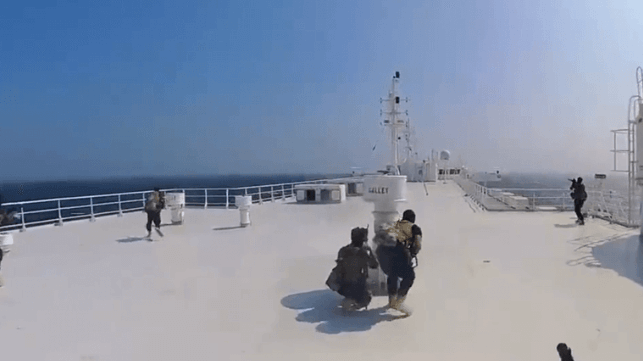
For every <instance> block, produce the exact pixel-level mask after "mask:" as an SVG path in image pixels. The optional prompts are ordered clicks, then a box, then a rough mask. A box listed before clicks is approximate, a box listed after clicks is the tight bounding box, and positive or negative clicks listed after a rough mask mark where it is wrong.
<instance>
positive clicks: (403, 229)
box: [388, 220, 413, 247]
mask: <svg viewBox="0 0 643 361" xmlns="http://www.w3.org/2000/svg"><path fill="white" fill-rule="evenodd" d="M412 228H413V223H411V222H409V221H406V220H402V221H397V222H395V224H394V225H393V226H392V227H390V228H389V229H388V233H389V234H390V235H391V236H393V237H395V239H396V240H397V241H398V242H400V243H402V244H403V245H404V246H405V247H410V246H411V244H412V242H413V232H412V231H411V229H412Z"/></svg>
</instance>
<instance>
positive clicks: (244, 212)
mask: <svg viewBox="0 0 643 361" xmlns="http://www.w3.org/2000/svg"><path fill="white" fill-rule="evenodd" d="M234 204H235V205H236V206H237V208H239V216H240V218H241V221H240V223H241V227H247V226H248V225H250V206H251V205H252V196H236V197H234Z"/></svg>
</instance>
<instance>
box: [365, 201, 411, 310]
mask: <svg viewBox="0 0 643 361" xmlns="http://www.w3.org/2000/svg"><path fill="white" fill-rule="evenodd" d="M414 223H415V212H413V211H412V210H410V209H407V210H406V211H404V213H403V214H402V220H401V221H397V222H395V224H394V225H393V226H391V227H389V228H388V229H385V230H384V231H383V232H376V234H375V238H376V239H374V240H373V241H374V243H376V244H378V245H379V246H378V247H377V249H376V250H375V253H376V254H377V258H378V260H379V261H380V264H381V265H382V272H384V273H385V274H386V275H387V276H388V279H387V288H388V299H389V303H388V307H389V308H392V309H395V310H398V311H400V312H402V313H405V314H407V315H410V310H409V309H408V308H407V307H405V306H404V305H403V302H404V300H405V299H406V295H407V294H408V292H409V289H411V286H412V285H413V281H414V280H415V270H414V269H413V259H414V258H415V259H416V260H417V258H416V256H417V254H418V253H419V252H420V248H421V246H422V230H421V229H420V227H418V226H417V225H416V224H414Z"/></svg>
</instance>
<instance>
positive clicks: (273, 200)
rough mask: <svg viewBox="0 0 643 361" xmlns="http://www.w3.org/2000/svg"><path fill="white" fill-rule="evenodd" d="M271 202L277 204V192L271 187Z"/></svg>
mask: <svg viewBox="0 0 643 361" xmlns="http://www.w3.org/2000/svg"><path fill="white" fill-rule="evenodd" d="M270 202H272V203H275V190H274V187H273V186H270Z"/></svg>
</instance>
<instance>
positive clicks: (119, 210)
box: [118, 194, 123, 217]
mask: <svg viewBox="0 0 643 361" xmlns="http://www.w3.org/2000/svg"><path fill="white" fill-rule="evenodd" d="M118 216H119V217H122V216H123V207H121V195H120V194H119V195H118Z"/></svg>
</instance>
